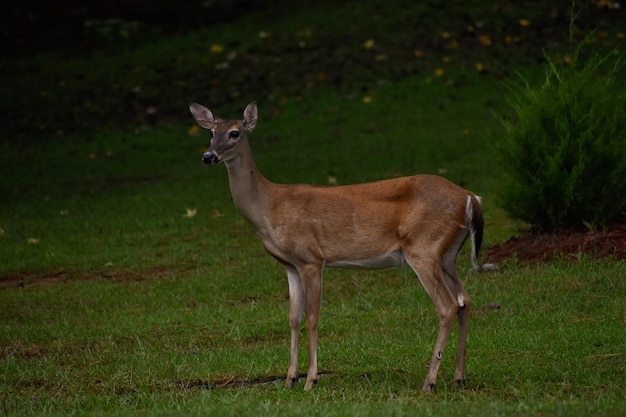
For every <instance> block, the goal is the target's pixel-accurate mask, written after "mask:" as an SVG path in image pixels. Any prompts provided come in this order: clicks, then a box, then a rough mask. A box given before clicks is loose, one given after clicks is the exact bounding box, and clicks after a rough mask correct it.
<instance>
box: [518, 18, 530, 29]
mask: <svg viewBox="0 0 626 417" xmlns="http://www.w3.org/2000/svg"><path fill="white" fill-rule="evenodd" d="M519 25H520V26H524V27H526V26H530V20H528V19H520V20H519Z"/></svg>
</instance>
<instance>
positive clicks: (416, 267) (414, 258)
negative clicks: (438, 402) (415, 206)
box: [404, 252, 459, 392]
mask: <svg viewBox="0 0 626 417" xmlns="http://www.w3.org/2000/svg"><path fill="white" fill-rule="evenodd" d="M404 255H405V258H406V260H407V263H408V264H409V265H410V266H411V269H413V271H414V272H415V273H416V274H417V276H418V278H419V280H420V282H421V283H422V286H423V287H424V289H425V290H426V292H427V293H428V295H429V296H430V298H431V299H432V300H433V303H434V304H435V309H436V310H437V314H438V316H439V332H438V335H437V341H436V342H435V348H434V350H433V354H432V357H431V359H430V365H429V367H428V373H427V375H426V380H425V381H424V385H423V387H422V390H423V391H425V392H432V391H433V389H434V388H435V386H436V384H437V373H438V372H439V366H440V365H441V360H442V359H443V353H444V351H445V348H446V344H447V342H448V338H449V337H450V331H451V330H452V325H453V324H454V318H455V316H456V315H457V313H458V311H459V305H458V302H457V299H456V297H455V296H454V295H453V293H452V291H451V290H450V288H449V286H448V284H447V282H446V281H445V280H446V278H444V275H445V274H444V271H443V270H442V268H441V263H440V262H439V261H437V260H436V259H437V257H429V256H427V255H424V254H422V255H415V254H411V253H406V252H405V254H404ZM429 259H433V260H429Z"/></svg>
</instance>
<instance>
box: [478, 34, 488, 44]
mask: <svg viewBox="0 0 626 417" xmlns="http://www.w3.org/2000/svg"><path fill="white" fill-rule="evenodd" d="M478 40H479V41H480V43H481V44H483V45H485V46H489V45H491V38H490V37H489V35H480V36H479V37H478Z"/></svg>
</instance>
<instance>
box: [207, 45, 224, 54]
mask: <svg viewBox="0 0 626 417" xmlns="http://www.w3.org/2000/svg"><path fill="white" fill-rule="evenodd" d="M210 51H211V53H213V54H219V53H221V52H224V47H223V46H222V45H219V44H216V43H214V44H213V45H211V49H210Z"/></svg>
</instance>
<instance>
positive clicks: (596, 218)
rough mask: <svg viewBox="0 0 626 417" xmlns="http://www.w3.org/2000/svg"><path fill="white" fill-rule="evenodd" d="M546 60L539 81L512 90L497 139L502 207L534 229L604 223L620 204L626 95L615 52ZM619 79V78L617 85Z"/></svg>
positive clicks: (625, 197) (625, 186) (624, 193)
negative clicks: (502, 175)
mask: <svg viewBox="0 0 626 417" xmlns="http://www.w3.org/2000/svg"><path fill="white" fill-rule="evenodd" d="M583 45H584V43H581V46H579V47H578V48H577V49H576V50H575V52H574V53H573V56H572V57H571V59H569V60H563V61H562V62H560V63H556V62H554V61H553V60H551V59H550V58H548V57H547V68H546V77H545V80H544V81H543V83H542V84H540V85H539V86H533V85H530V83H529V82H528V81H526V80H525V79H523V78H522V82H521V83H518V84H515V85H513V86H512V87H511V93H512V94H511V98H510V101H509V103H510V104H511V107H512V109H513V111H514V113H515V116H516V117H514V118H513V119H512V120H507V119H506V118H503V117H501V118H500V119H501V121H502V123H503V124H504V127H505V135H504V138H503V139H501V140H500V139H499V140H498V142H497V143H496V145H495V146H496V149H497V151H498V156H499V158H500V162H501V163H502V164H503V167H504V169H505V178H506V179H507V181H506V186H505V187H503V189H502V193H501V196H500V197H501V198H502V205H503V207H504V208H505V209H507V211H509V213H510V214H511V215H512V216H514V217H516V218H518V219H521V220H524V221H526V222H528V223H530V224H531V226H533V227H534V228H535V229H540V230H549V229H567V228H580V227H582V226H583V225H585V226H587V227H589V226H593V227H604V226H606V225H607V224H608V223H610V222H612V221H614V220H616V219H617V218H618V217H619V216H620V214H621V212H622V210H623V209H624V208H625V207H626V204H625V203H626V93H625V89H624V85H623V82H622V80H623V78H622V79H619V78H618V75H619V73H620V70H621V69H622V67H621V65H620V59H619V56H617V55H616V54H615V53H613V52H612V53H609V54H595V55H592V56H590V57H587V58H583V57H582V54H581V52H582V49H583V48H582V46H583ZM618 79H619V80H620V81H619V82H618Z"/></svg>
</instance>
